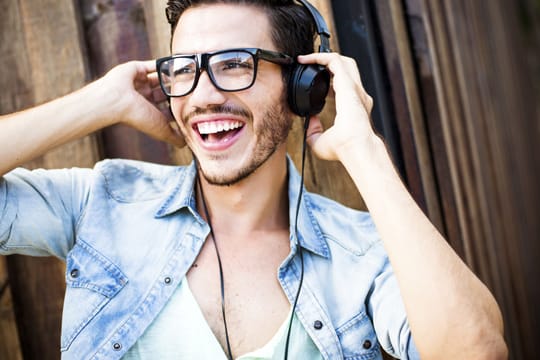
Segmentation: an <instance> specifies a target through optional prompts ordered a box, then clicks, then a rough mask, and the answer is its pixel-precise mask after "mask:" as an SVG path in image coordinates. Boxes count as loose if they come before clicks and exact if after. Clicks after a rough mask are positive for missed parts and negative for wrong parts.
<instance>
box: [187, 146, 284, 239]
mask: <svg viewBox="0 0 540 360" xmlns="http://www.w3.org/2000/svg"><path fill="white" fill-rule="evenodd" d="M199 181H200V182H201V186H202V190H203V193H204V200H205V203H206V206H207V209H208V213H209V215H210V220H211V223H212V227H213V229H214V231H219V232H220V233H228V234H235V233H236V234H238V233H245V234H248V233H251V232H254V231H275V230H284V229H288V227H289V210H288V209H289V206H288V201H289V200H288V191H287V189H288V188H287V163H286V161H285V148H284V147H282V148H280V149H278V150H276V152H275V153H274V154H273V155H272V156H271V157H270V158H268V160H267V161H266V162H265V163H264V164H263V165H261V166H260V167H259V168H258V169H257V170H256V171H255V172H254V173H252V174H251V175H249V176H248V177H247V178H245V179H243V180H241V181H240V182H238V183H236V184H234V185H231V186H219V185H212V184H209V183H208V182H207V181H206V180H205V179H204V178H203V177H199ZM197 204H198V210H199V213H200V214H203V215H205V211H204V207H203V200H202V198H201V193H200V189H198V191H197ZM207 220H208V219H207Z"/></svg>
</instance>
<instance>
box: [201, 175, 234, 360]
mask: <svg viewBox="0 0 540 360" xmlns="http://www.w3.org/2000/svg"><path fill="white" fill-rule="evenodd" d="M197 184H198V186H199V191H200V192H201V199H202V205H203V209H204V214H205V215H206V221H207V222H208V226H209V227H210V236H211V237H212V242H213V243H214V249H215V250H216V256H217V260H218V266H219V284H220V287H221V315H222V316H223V326H224V328H225V341H226V342H227V357H228V359H229V360H233V357H232V351H231V343H230V341H229V331H228V329H227V319H226V318H225V281H224V276H223V266H222V265H221V256H220V255H219V250H218V246H217V242H216V236H215V235H214V229H213V227H212V221H211V220H210V214H209V213H208V207H207V206H206V199H205V198H204V193H203V189H202V185H201V180H200V178H199V177H197Z"/></svg>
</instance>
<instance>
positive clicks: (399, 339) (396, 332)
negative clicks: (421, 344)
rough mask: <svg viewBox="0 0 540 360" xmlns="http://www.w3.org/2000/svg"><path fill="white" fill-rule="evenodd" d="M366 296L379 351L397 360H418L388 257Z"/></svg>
mask: <svg viewBox="0 0 540 360" xmlns="http://www.w3.org/2000/svg"><path fill="white" fill-rule="evenodd" d="M370 293H371V295H370V297H369V299H368V311H369V312H370V316H371V318H372V319H373V324H374V327H375V332H376V333H377V337H378V340H379V343H380V344H381V346H382V348H383V349H385V351H386V352H388V353H389V354H390V355H392V356H394V357H396V358H399V359H411V360H417V359H420V356H419V354H418V351H417V349H416V346H415V344H414V340H413V337H412V334H411V331H410V328H409V323H408V321H407V314H406V312H405V306H404V304H403V300H402V298H401V294H400V291H399V286H398V284H397V280H396V277H395V276H394V272H393V270H392V267H391V265H390V262H389V261H388V258H387V259H386V264H385V266H384V268H383V270H382V271H381V273H380V274H379V276H377V278H376V279H375V281H374V283H373V286H372V289H371V292H370Z"/></svg>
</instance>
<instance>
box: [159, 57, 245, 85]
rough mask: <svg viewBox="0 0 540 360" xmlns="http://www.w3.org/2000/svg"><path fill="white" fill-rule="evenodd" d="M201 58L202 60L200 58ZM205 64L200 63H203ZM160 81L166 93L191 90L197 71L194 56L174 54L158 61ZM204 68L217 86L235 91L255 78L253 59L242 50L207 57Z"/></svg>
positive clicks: (196, 79) (197, 75)
mask: <svg viewBox="0 0 540 360" xmlns="http://www.w3.org/2000/svg"><path fill="white" fill-rule="evenodd" d="M203 62H204V60H203ZM205 65H206V64H204V63H203V64H201V67H205ZM159 70H160V76H161V82H162V85H163V87H164V89H165V91H166V92H167V94H168V95H169V96H182V95H186V94H188V93H189V92H190V91H192V90H193V88H194V86H195V85H196V82H197V81H198V77H199V73H200V71H197V70H198V66H197V59H196V58H195V57H175V58H171V59H168V60H166V61H164V62H163V63H162V64H161V65H160V69H159ZM206 71H207V72H208V75H209V77H210V79H211V81H212V83H213V84H214V85H215V86H216V87H217V88H218V89H220V90H225V91H237V90H243V89H246V88H248V87H250V86H251V85H252V84H253V81H254V78H255V60H254V58H253V55H252V54H250V53H249V52H246V51H238V50H235V51H228V52H222V53H217V54H212V55H210V56H209V57H208V64H207V65H206Z"/></svg>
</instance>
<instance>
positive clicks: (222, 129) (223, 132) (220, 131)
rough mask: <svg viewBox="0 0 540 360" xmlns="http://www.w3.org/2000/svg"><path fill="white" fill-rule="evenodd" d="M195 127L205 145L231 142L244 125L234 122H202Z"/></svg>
mask: <svg viewBox="0 0 540 360" xmlns="http://www.w3.org/2000/svg"><path fill="white" fill-rule="evenodd" d="M195 127H196V129H197V131H198V132H199V134H200V136H201V139H202V140H203V141H204V142H205V143H223V142H228V141H230V140H232V139H233V138H234V137H235V135H236V134H238V132H239V131H240V130H241V129H242V128H243V127H244V123H243V122H241V121H234V120H219V121H204V122H199V123H197V124H196V125H195Z"/></svg>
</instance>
